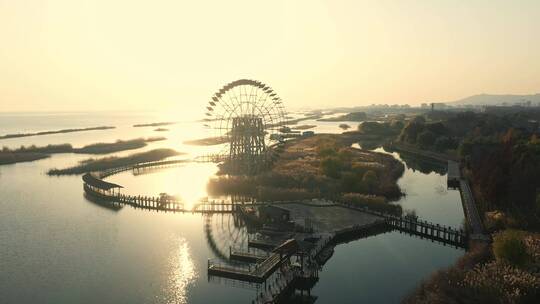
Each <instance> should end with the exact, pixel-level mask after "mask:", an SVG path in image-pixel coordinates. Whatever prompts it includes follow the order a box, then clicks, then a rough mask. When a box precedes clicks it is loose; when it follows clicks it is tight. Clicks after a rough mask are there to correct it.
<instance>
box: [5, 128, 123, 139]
mask: <svg viewBox="0 0 540 304" xmlns="http://www.w3.org/2000/svg"><path fill="white" fill-rule="evenodd" d="M114 128H116V127H110V126H101V127H89V128H78V129H63V130H56V131H42V132H34V133H16V134H7V135H0V139H8V138H18V137H29V136H40V135H50V134H60V133H72V132H83V131H95V130H108V129H114Z"/></svg>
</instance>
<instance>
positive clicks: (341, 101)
mask: <svg viewBox="0 0 540 304" xmlns="http://www.w3.org/2000/svg"><path fill="white" fill-rule="evenodd" d="M239 78H253V79H257V80H261V81H263V82H265V83H267V84H269V85H271V86H272V87H273V88H274V90H276V92H277V93H278V94H279V95H280V96H281V97H282V98H283V100H284V103H285V104H286V105H287V106H291V107H300V106H311V107H330V106H337V105H344V106H352V105H367V104H371V103H391V104H393V103H412V104H417V103H421V102H426V101H444V100H453V99H458V98H461V97H465V96H468V95H472V94H477V93H515V94H528V93H537V92H539V91H540V1H538V0H531V1H510V0H508V1H495V0H486V1H474V0H467V1H465V0H463V1H450V0H449V1H436V0H426V1H407V0H402V1H383V0H374V1H361V0H354V1H339V0H332V1H317V0H307V1H293V0H285V1H279V0H272V1H255V0H246V1H232V0H227V1H221V0H215V1H206V0H204V1H202V0H197V1H193V0H191V1H179V0H170V1H165V0H152V1H137V0H103V1H102V0H89V1H82V0H80V1H77V0H56V1H55V0H48V1H39V0H35V1H27V0H0V111H24V110H34V111H58V110H66V111H73V110H75V111H77V110H91V109H94V110H113V109H114V110H118V109H124V108H125V109H130V110H139V109H157V108H161V107H163V108H171V107H172V108H174V107H176V108H180V107H184V108H185V109H188V111H195V110H196V109H202V108H203V105H204V104H205V103H206V102H207V101H208V100H209V98H210V96H211V95H212V94H213V93H214V91H216V90H217V89H218V88H219V87H220V86H222V85H223V84H225V83H227V82H230V81H233V80H236V79H239Z"/></svg>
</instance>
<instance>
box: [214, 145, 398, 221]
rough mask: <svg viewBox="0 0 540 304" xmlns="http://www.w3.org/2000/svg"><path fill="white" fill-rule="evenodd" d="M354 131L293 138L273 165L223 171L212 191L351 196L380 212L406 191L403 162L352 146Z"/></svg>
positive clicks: (277, 196)
mask: <svg viewBox="0 0 540 304" xmlns="http://www.w3.org/2000/svg"><path fill="white" fill-rule="evenodd" d="M354 140H355V137H354V136H351V135H337V134H336V135H330V134H325V135H315V136H311V137H305V138H298V139H295V140H292V141H289V142H287V143H286V144H285V146H284V147H283V151H282V152H280V157H279V159H278V160H277V161H276V163H274V165H273V167H272V168H271V170H269V171H267V172H264V173H261V174H258V175H255V176H245V175H225V173H227V172H226V171H227V170H226V169H225V168H226V166H222V172H221V173H222V174H223V175H221V176H218V177H216V178H213V179H211V180H210V182H209V184H208V190H209V192H210V193H212V194H216V195H223V194H236V195H246V196H252V197H255V198H257V199H259V200H299V199H312V198H328V199H333V200H346V199H350V198H354V203H355V204H358V205H361V206H366V207H368V208H372V209H376V210H379V211H383V210H385V211H388V210H392V212H397V213H400V212H401V210H398V209H399V207H388V205H391V203H390V201H392V200H396V199H398V198H399V197H400V196H401V195H402V192H401V190H400V189H399V187H398V185H397V183H396V182H397V179H398V178H399V177H400V176H401V174H402V173H403V170H404V167H403V164H402V163H401V162H399V161H398V160H396V159H394V158H393V157H392V156H390V155H386V154H382V153H376V152H371V151H367V150H359V149H354V148H351V147H350V146H351V143H352V142H354Z"/></svg>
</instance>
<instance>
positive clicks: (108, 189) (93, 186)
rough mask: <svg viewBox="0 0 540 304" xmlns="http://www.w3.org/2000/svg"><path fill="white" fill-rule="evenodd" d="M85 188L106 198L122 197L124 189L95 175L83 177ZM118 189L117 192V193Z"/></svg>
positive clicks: (87, 174) (90, 174)
mask: <svg viewBox="0 0 540 304" xmlns="http://www.w3.org/2000/svg"><path fill="white" fill-rule="evenodd" d="M82 179H83V181H84V186H85V187H88V188H89V189H90V190H91V191H93V192H95V193H98V194H101V195H104V196H118V195H120V189H121V188H124V187H122V186H120V185H118V184H114V183H109V182H106V181H104V180H101V179H99V178H97V177H96V176H95V175H94V174H93V173H86V174H85V175H83V177H82ZM115 189H116V191H115Z"/></svg>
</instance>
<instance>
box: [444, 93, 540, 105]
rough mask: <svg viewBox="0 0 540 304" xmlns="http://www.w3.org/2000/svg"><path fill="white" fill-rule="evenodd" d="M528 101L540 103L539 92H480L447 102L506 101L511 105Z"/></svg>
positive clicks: (463, 103) (501, 102)
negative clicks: (498, 93)
mask: <svg viewBox="0 0 540 304" xmlns="http://www.w3.org/2000/svg"><path fill="white" fill-rule="evenodd" d="M527 101H530V102H531V104H532V105H537V104H538V103H540V94H534V95H491V94H480V95H473V96H469V97H466V98H463V99H459V100H455V101H451V102H447V103H448V104H454V105H465V104H467V105H501V104H503V103H507V104H508V105H513V104H516V103H521V104H522V103H526V102H527Z"/></svg>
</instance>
